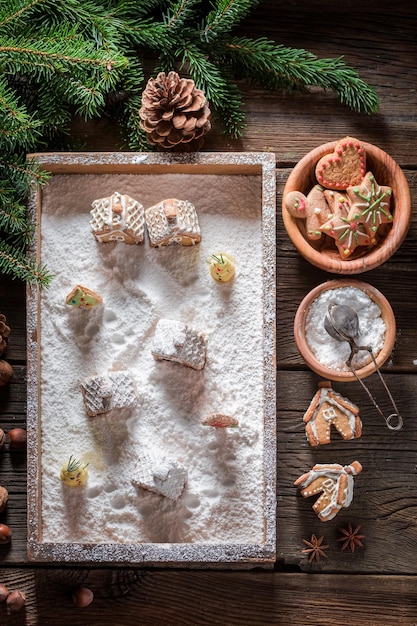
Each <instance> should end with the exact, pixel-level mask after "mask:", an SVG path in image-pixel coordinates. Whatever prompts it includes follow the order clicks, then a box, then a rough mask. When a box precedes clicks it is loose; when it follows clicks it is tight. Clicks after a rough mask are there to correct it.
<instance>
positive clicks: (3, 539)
mask: <svg viewBox="0 0 417 626" xmlns="http://www.w3.org/2000/svg"><path fill="white" fill-rule="evenodd" d="M11 538H12V531H11V529H10V528H9V527H8V526H6V524H0V544H1V543H10V540H11Z"/></svg>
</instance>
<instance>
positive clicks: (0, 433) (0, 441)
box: [0, 428, 6, 449]
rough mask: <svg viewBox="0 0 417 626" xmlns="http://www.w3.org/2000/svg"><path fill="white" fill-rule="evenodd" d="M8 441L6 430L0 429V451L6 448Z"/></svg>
mask: <svg viewBox="0 0 417 626" xmlns="http://www.w3.org/2000/svg"><path fill="white" fill-rule="evenodd" d="M5 441H6V433H5V432H4V430H2V429H1V428H0V449H1V448H2V447H3V446H4V442H5Z"/></svg>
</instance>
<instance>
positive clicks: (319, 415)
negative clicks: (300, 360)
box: [303, 380, 362, 446]
mask: <svg viewBox="0 0 417 626" xmlns="http://www.w3.org/2000/svg"><path fill="white" fill-rule="evenodd" d="M303 420H304V422H305V424H306V436H307V440H308V442H309V443H310V445H312V446H318V445H320V444H322V445H324V444H327V443H330V430H331V427H332V426H334V427H335V428H336V430H337V431H338V432H339V433H340V435H341V436H342V438H343V439H345V440H348V439H355V438H357V437H360V436H361V434H362V422H361V419H360V417H359V409H358V407H357V406H356V405H355V404H353V403H352V402H350V401H349V400H348V399H347V398H344V397H343V396H341V395H340V394H339V393H337V392H336V391H334V390H333V389H332V386H331V383H330V382H329V381H328V380H326V381H323V382H321V383H319V390H318V391H317V393H316V394H315V396H314V398H313V399H312V401H311V403H310V406H309V407H308V409H307V411H306V412H305V414H304V417H303Z"/></svg>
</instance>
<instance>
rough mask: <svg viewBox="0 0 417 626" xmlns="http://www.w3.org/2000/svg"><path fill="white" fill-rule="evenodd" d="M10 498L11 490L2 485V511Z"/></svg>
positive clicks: (0, 499)
mask: <svg viewBox="0 0 417 626" xmlns="http://www.w3.org/2000/svg"><path fill="white" fill-rule="evenodd" d="M8 499H9V492H8V491H7V489H6V487H2V486H1V485H0V513H2V512H3V511H4V509H5V508H6V506H7V501H8Z"/></svg>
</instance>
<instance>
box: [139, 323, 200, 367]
mask: <svg viewBox="0 0 417 626" xmlns="http://www.w3.org/2000/svg"><path fill="white" fill-rule="evenodd" d="M207 343H208V338H207V335H205V334H204V333H202V332H200V331H198V330H195V329H193V328H191V327H190V326H188V325H187V324H184V323H182V322H177V321H175V320H170V319H166V318H163V319H160V320H159V321H158V323H157V325H156V329H155V335H154V337H153V343H152V347H151V352H152V355H153V357H154V359H155V360H157V361H164V360H165V361H175V362H176V363H181V365H186V366H187V367H192V368H193V369H195V370H201V369H203V367H204V365H205V363H206V352H207Z"/></svg>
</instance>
